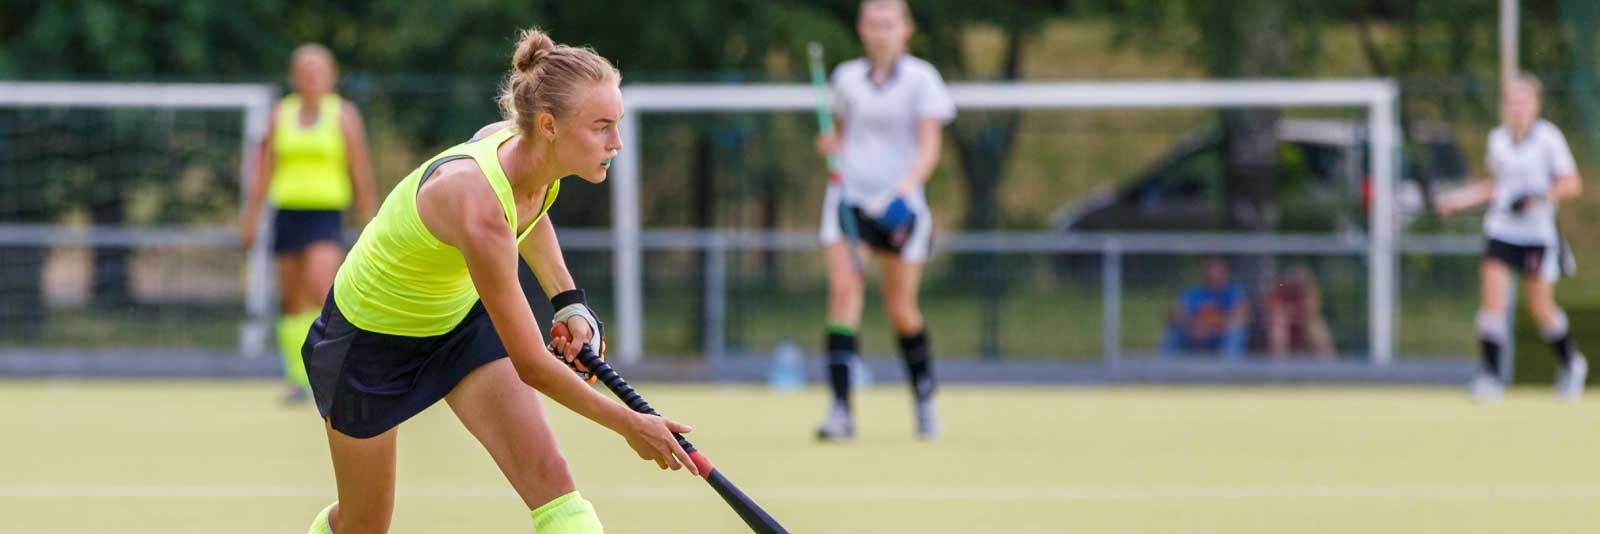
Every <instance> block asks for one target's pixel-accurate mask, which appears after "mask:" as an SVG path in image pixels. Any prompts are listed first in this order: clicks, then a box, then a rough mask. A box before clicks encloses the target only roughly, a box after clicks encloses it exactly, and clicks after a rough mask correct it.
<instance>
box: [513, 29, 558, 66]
mask: <svg viewBox="0 0 1600 534" xmlns="http://www.w3.org/2000/svg"><path fill="white" fill-rule="evenodd" d="M555 48H556V43H555V41H552V40H551V39H550V35H549V34H546V33H545V32H544V30H540V29H539V28H529V29H526V30H523V31H522V35H521V37H519V38H518V41H517V52H516V54H515V55H513V56H512V57H511V67H512V68H513V69H516V71H517V72H528V71H531V70H533V68H534V67H536V66H538V65H539V63H540V62H542V61H544V60H545V58H547V57H550V53H551V52H553V51H555Z"/></svg>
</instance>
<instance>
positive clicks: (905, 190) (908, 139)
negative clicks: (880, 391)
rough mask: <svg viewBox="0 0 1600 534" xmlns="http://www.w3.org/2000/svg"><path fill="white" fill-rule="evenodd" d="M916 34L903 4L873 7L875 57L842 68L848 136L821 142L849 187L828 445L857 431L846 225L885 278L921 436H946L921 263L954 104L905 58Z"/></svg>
mask: <svg viewBox="0 0 1600 534" xmlns="http://www.w3.org/2000/svg"><path fill="white" fill-rule="evenodd" d="M912 30H913V27H912V21H911V11H910V8H909V7H908V6H907V5H906V3H905V2H904V1H903V0H865V1H863V2H862V3H861V11H860V15H859V18H858V19H857V22H856V31H857V32H858V33H859V34H860V36H861V42H862V45H864V47H865V48H866V52H867V57H865V58H859V59H854V60H851V61H847V62H844V63H842V64H840V65H839V66H838V68H836V69H834V71H833V77H832V85H833V93H834V107H833V112H834V120H835V122H836V123H837V124H838V125H839V126H838V132H840V133H839V135H824V136H820V137H818V139H817V150H818V152H820V153H822V154H823V155H828V154H837V155H838V161H839V174H840V175H841V178H842V183H841V184H840V185H838V186H833V187H829V189H828V194H827V198H826V200H825V201H824V205H823V208H822V232H821V237H822V243H823V244H824V246H825V250H824V255H825V257H826V261H827V266H828V323H827V349H828V376H829V385H830V386H831V387H832V389H833V405H832V407H831V408H830V410H829V414H828V418H827V420H826V421H825V422H824V423H823V425H822V427H821V428H820V429H819V430H818V432H817V436H818V438H820V439H824V440H839V439H848V438H850V437H852V436H853V435H854V434H855V425H854V422H853V421H852V418H851V415H850V413H851V412H850V368H851V364H852V362H853V361H854V360H855V358H856V357H857V356H856V353H857V339H856V337H857V336H856V334H857V330H858V328H859V327H860V324H861V303H862V291H863V286H864V285H865V280H864V279H863V273H861V272H859V271H858V270H857V268H856V266H855V263H854V261H853V260H852V259H851V251H850V250H849V248H848V247H849V246H850V243H848V242H847V241H846V240H845V239H844V235H843V233H842V231H841V228H840V217H841V216H843V217H850V218H851V219H852V220H854V221H855V228H856V230H857V232H858V233H859V237H860V240H861V242H860V243H857V245H860V246H863V248H870V249H871V250H872V251H873V252H874V254H873V255H874V256H876V257H877V258H878V260H879V264H880V265H881V266H882V269H883V300H884V307H885V308H886V309H887V311H888V313H889V321H890V322H891V323H893V325H894V329H895V333H896V334H897V335H898V337H899V345H900V351H901V355H902V356H903V357H904V359H905V364H906V370H907V372H908V373H907V374H908V375H909V378H910V380H911V386H912V392H913V394H914V396H915V399H916V415H917V435H918V436H919V437H922V438H924V439H930V438H934V437H937V436H938V434H939V431H940V430H939V424H938V420H937V417H936V416H935V413H934V408H933V389H934V378H933V370H932V362H931V360H932V356H931V354H930V350H929V348H928V335H927V329H926V328H925V326H924V325H923V321H922V312H921V310H919V309H918V307H917V287H918V285H919V284H920V283H921V278H922V263H923V262H924V261H926V260H927V258H928V248H929V243H930V241H931V239H932V235H933V216H932V214H931V213H929V211H928V201H927V199H926V198H925V197H924V195H923V184H924V183H926V182H927V181H928V177H929V175H931V174H932V173H933V169H934V167H935V166H936V165H938V162H939V144H940V140H941V139H940V137H941V135H942V132H941V130H942V128H943V127H944V125H945V124H946V123H949V122H950V121H951V120H953V119H954V118H955V113H956V110H955V104H954V103H953V101H952V100H951V99H950V94H949V92H947V91H946V90H945V86H944V79H943V78H941V77H940V76H939V71H938V70H937V69H935V68H933V66H932V65H929V64H928V63H927V62H926V61H923V60H921V59H917V58H915V57H911V55H909V54H907V53H906V44H907V42H908V41H909V40H910V39H911V32H912Z"/></svg>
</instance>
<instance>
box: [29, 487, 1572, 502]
mask: <svg viewBox="0 0 1600 534" xmlns="http://www.w3.org/2000/svg"><path fill="white" fill-rule="evenodd" d="M700 489H702V488H699V487H698V486H695V485H683V486H673V487H666V486H626V487H619V488H594V489H585V490H584V493H585V494H587V495H589V496H591V497H593V498H601V499H619V500H628V499H634V500H651V501H654V500H664V501H698V500H704V499H706V498H708V496H709V494H708V493H705V492H702V491H698V490H700ZM748 493H750V494H751V495H753V496H757V497H758V498H759V499H762V500H767V501H812V502H842V501H850V502H861V501H878V502H905V501H932V502H949V501H996V502H1096V501H1131V502H1146V501H1255V500H1352V499H1379V500H1382V499H1430V500H1455V499H1563V498H1564V499H1600V486H1501V487H1496V486H1151V487H1136V488H1132V487H1131V488H1104V487H1062V486H1056V487H1039V488H1025V487H1009V488H959V487H952V488H928V487H914V488H912V487H907V488H894V487H876V488H874V487H822V486H814V487H779V488H760V487H756V488H750V489H749V490H748ZM333 497H334V491H333V487H332V486H331V485H328V486H48V485H39V486H4V485H0V499H10V500H15V499H22V500H30V499H65V500H73V499H331V498H333ZM398 498H400V499H419V500H483V499H515V498H516V496H515V493H513V492H512V490H511V487H510V486H411V487H407V486H401V487H400V488H398Z"/></svg>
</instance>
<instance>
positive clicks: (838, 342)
mask: <svg viewBox="0 0 1600 534" xmlns="http://www.w3.org/2000/svg"><path fill="white" fill-rule="evenodd" d="M827 339H828V342H827V345H828V386H829V387H831V388H832V389H833V402H834V403H835V404H838V405H842V406H844V407H845V408H846V409H848V408H849V407H850V361H851V360H854V359H855V357H856V336H855V334H846V333H843V332H838V331H834V330H831V329H830V330H829V331H828V338H827Z"/></svg>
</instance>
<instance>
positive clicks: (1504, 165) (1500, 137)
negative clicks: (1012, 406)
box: [1483, 119, 1578, 247]
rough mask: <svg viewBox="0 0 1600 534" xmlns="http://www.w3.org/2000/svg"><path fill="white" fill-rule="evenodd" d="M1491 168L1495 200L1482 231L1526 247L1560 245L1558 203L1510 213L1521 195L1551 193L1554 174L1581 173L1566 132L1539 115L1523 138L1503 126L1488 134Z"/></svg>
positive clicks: (1538, 203) (1537, 204) (1540, 203)
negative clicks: (1517, 139) (1516, 138)
mask: <svg viewBox="0 0 1600 534" xmlns="http://www.w3.org/2000/svg"><path fill="white" fill-rule="evenodd" d="M1487 159H1488V162H1487V163H1488V167H1489V172H1490V173H1493V174H1494V199H1493V200H1490V202H1489V210H1488V213H1487V214H1486V215H1485V216H1484V218H1483V233H1484V234H1485V235H1486V236H1488V237H1489V238H1490V239H1495V240H1498V241H1504V242H1506V243H1510V244H1513V245H1522V246H1546V247H1554V246H1559V245H1560V243H1559V242H1558V241H1559V240H1558V238H1557V233H1556V206H1555V204H1554V203H1552V202H1550V201H1548V199H1544V198H1541V199H1540V200H1538V201H1535V202H1533V203H1532V204H1530V205H1528V206H1527V207H1526V208H1525V209H1524V210H1523V211H1522V213H1521V214H1520V215H1519V214H1515V213H1512V211H1511V206H1512V203H1514V202H1516V200H1517V198H1519V197H1521V196H1523V195H1530V194H1531V195H1539V196H1541V197H1543V196H1544V195H1547V194H1549V192H1550V188H1551V187H1552V186H1554V185H1555V183H1556V177H1557V176H1561V175H1566V174H1577V172H1578V166H1577V163H1575V162H1574V161H1573V159H1572V149H1571V148H1568V147H1567V138H1566V136H1563V135H1561V130H1560V129H1559V128H1556V126H1555V125H1554V124H1550V123H1549V122H1548V121H1545V120H1544V119H1540V120H1538V121H1537V122H1535V123H1534V124H1533V127H1532V128H1529V129H1528V136H1527V137H1526V138H1525V139H1523V140H1522V141H1521V142H1516V141H1513V140H1512V139H1511V130H1509V129H1507V128H1506V127H1504V126H1501V127H1498V128H1495V129H1494V130H1492V131H1490V132H1489V149H1488V155H1487Z"/></svg>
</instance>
